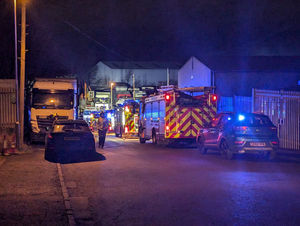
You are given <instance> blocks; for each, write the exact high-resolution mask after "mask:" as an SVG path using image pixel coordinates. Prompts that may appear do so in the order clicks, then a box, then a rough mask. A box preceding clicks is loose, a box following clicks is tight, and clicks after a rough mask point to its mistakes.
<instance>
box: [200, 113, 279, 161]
mask: <svg viewBox="0 0 300 226" xmlns="http://www.w3.org/2000/svg"><path fill="white" fill-rule="evenodd" d="M197 144H198V148H199V150H200V151H201V153H202V154H206V152H207V150H208V149H218V150H220V151H221V153H222V154H225V156H226V157H227V158H228V159H232V158H233V156H234V154H243V153H256V154H261V155H264V156H266V157H268V158H269V159H273V158H274V157H275V155H276V151H277V149H278V144H279V141H278V137H277V128H276V127H275V126H274V124H273V123H272V122H271V120H270V119H269V117H268V116H266V115H262V114H254V113H221V114H218V115H217V116H216V117H215V118H214V119H213V120H212V122H211V123H210V124H208V125H206V126H205V128H202V129H201V130H200V131H199V133H198V135H197Z"/></svg>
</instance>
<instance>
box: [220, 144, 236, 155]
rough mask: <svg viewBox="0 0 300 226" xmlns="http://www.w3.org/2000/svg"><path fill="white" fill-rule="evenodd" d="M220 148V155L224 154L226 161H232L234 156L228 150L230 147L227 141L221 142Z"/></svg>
mask: <svg viewBox="0 0 300 226" xmlns="http://www.w3.org/2000/svg"><path fill="white" fill-rule="evenodd" d="M220 146H221V152H222V154H224V155H225V157H226V158H227V159H229V160H231V159H233V157H234V154H233V152H232V151H231V150H230V147H229V145H228V143H227V141H225V140H223V141H222V142H221V145H220Z"/></svg>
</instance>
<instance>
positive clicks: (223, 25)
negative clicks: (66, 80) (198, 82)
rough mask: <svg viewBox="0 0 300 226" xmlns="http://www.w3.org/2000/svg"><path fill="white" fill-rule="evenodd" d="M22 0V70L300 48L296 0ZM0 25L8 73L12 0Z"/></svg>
mask: <svg viewBox="0 0 300 226" xmlns="http://www.w3.org/2000/svg"><path fill="white" fill-rule="evenodd" d="M27 1H28V2H29V4H28V6H27V20H28V25H29V26H28V30H27V32H28V36H27V48H28V52H27V65H26V72H27V76H28V77H35V76H55V75H63V74H84V73H85V72H86V71H88V70H89V69H90V68H91V67H92V66H93V65H95V64H96V63H97V62H98V61H99V60H135V61H146V60H156V61H179V62H184V61H185V60H187V59H188V58H189V57H190V56H192V55H196V56H199V55H201V56H206V55H220V56H227V55H243V56H246V55H277V56H278V55H300V41H299V40H300V23H299V21H300V1H299V0H284V1H283V0H251V1H250V0H248V1H245V0H184V1H183V0H159V1H156V0H151V1H150V0H118V1H117V0H116V1H114V0H76V1H75V0H59V1H58V0H27ZM19 13H20V12H18V17H19V19H20V14H19ZM0 32H1V33H0V54H1V56H0V57H1V59H0V60H1V61H0V76H1V77H3V76H11V75H13V73H14V72H13V71H14V69H13V67H14V58H13V57H14V55H13V54H14V46H13V40H14V36H13V0H0Z"/></svg>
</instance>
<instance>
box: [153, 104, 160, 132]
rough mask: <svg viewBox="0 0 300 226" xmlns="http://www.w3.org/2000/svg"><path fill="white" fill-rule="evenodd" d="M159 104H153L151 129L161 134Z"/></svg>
mask: <svg viewBox="0 0 300 226" xmlns="http://www.w3.org/2000/svg"><path fill="white" fill-rule="evenodd" d="M158 112H159V102H158V101H154V102H152V115H151V128H152V129H153V128H154V129H155V131H156V132H159V113H158Z"/></svg>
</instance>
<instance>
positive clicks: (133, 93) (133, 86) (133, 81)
mask: <svg viewBox="0 0 300 226" xmlns="http://www.w3.org/2000/svg"><path fill="white" fill-rule="evenodd" d="M132 88H133V90H132V91H133V92H132V95H133V100H135V80H134V74H132Z"/></svg>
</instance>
